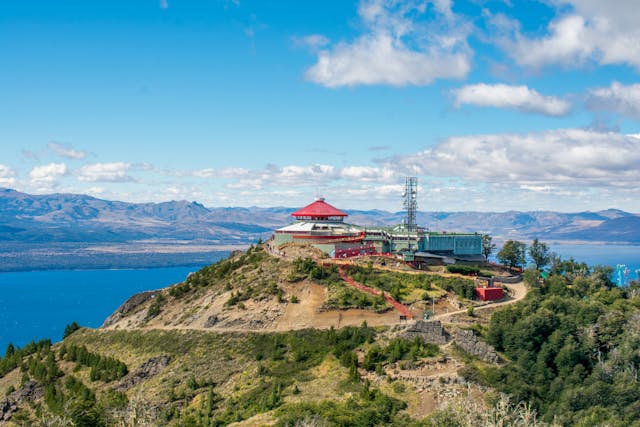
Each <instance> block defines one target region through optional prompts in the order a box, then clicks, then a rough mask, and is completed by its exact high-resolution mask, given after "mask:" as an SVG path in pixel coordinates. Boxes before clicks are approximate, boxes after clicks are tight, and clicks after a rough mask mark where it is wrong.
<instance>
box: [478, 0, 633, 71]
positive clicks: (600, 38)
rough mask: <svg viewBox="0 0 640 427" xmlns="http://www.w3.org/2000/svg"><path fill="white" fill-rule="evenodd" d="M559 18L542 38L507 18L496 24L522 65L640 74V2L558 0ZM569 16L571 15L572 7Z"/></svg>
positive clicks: (497, 19) (495, 19)
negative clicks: (624, 67) (613, 67)
mask: <svg viewBox="0 0 640 427" xmlns="http://www.w3.org/2000/svg"><path fill="white" fill-rule="evenodd" d="M552 3H553V4H554V5H555V6H557V9H558V11H559V15H558V16H557V17H556V18H555V19H554V20H552V21H551V22H550V23H549V25H548V27H547V34H545V35H544V36H542V37H528V36H525V35H523V34H522V33H521V31H520V25H519V24H518V23H517V22H516V21H513V20H509V19H508V18H506V17H504V16H503V15H495V16H493V17H491V19H490V22H491V23H492V24H493V25H494V29H497V30H498V31H499V32H501V33H502V35H503V36H506V37H504V38H502V39H501V40H500V43H501V45H502V47H503V48H504V49H505V51H506V52H507V53H508V54H509V55H510V56H511V57H512V58H513V59H514V61H516V62H517V63H518V64H520V65H523V66H528V67H533V68H540V67H543V66H547V65H553V64H560V65H564V66H566V67H577V66H583V65H585V64H587V63H589V62H595V63H598V64H601V65H608V64H628V65H631V66H633V67H635V68H636V69H638V70H640V27H638V25H637V22H638V21H639V20H640V8H638V3H637V1H636V0H616V2H615V3H611V2H606V1H601V0H553V1H552ZM568 7H569V8H570V11H569V12H566V10H567V8H568Z"/></svg>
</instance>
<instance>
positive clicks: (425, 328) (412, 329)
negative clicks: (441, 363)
mask: <svg viewBox="0 0 640 427" xmlns="http://www.w3.org/2000/svg"><path fill="white" fill-rule="evenodd" d="M393 331H394V332H396V333H397V335H398V336H399V337H401V338H406V339H414V338H415V337H420V338H422V339H423V340H425V341H426V342H430V343H433V344H446V343H447V341H448V339H449V335H448V334H447V332H446V331H445V330H444V328H443V327H442V324H441V323H440V321H439V320H432V321H424V320H418V321H416V322H413V323H409V324H407V325H398V326H396V327H395V328H394V330H393Z"/></svg>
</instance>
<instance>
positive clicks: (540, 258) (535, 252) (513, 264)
mask: <svg viewBox="0 0 640 427" xmlns="http://www.w3.org/2000/svg"><path fill="white" fill-rule="evenodd" d="M492 240H493V238H492V237H491V236H489V235H488V234H485V235H483V236H482V254H483V255H484V256H485V258H486V259H489V256H491V254H492V253H493V251H494V250H495V248H496V245H495V243H493V241H492ZM527 256H528V257H527ZM496 257H497V258H498V261H500V263H501V264H503V265H506V266H507V267H509V268H524V267H526V265H527V261H528V260H530V261H531V262H532V263H533V264H534V266H535V269H537V270H543V269H544V268H545V267H547V266H548V265H550V264H553V263H555V262H560V257H559V256H558V255H557V254H555V253H554V252H551V250H550V248H549V246H548V245H547V244H546V243H544V242H541V241H540V240H539V239H538V238H535V239H534V240H533V242H531V245H529V246H527V244H526V243H524V242H521V241H519V240H507V241H506V242H505V243H504V245H503V246H502V248H501V249H500V251H499V252H498V253H497V255H496Z"/></svg>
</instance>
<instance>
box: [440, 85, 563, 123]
mask: <svg viewBox="0 0 640 427" xmlns="http://www.w3.org/2000/svg"><path fill="white" fill-rule="evenodd" d="M452 93H453V95H454V97H455V104H456V106H461V105H463V104H471V105H477V106H481V107H498V108H510V109H515V110H520V111H524V112H532V113H541V114H545V115H547V116H564V115H566V114H568V113H569V111H570V110H571V104H570V103H569V102H567V101H565V100H563V99H561V98H558V97H555V96H544V95H541V94H540V93H538V92H537V91H535V90H533V89H529V88H528V87H527V86H509V85H504V84H494V85H488V84H484V83H480V84H475V85H468V86H463V87H461V88H458V89H454V90H452Z"/></svg>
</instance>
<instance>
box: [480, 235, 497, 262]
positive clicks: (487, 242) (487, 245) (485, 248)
mask: <svg viewBox="0 0 640 427" xmlns="http://www.w3.org/2000/svg"><path fill="white" fill-rule="evenodd" d="M492 240H493V238H492V237H491V236H489V235H488V234H483V235H482V255H484V258H485V259H489V256H490V255H491V254H492V253H493V250H494V249H495V248H496V244H495V243H492V242H491V241H492Z"/></svg>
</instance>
